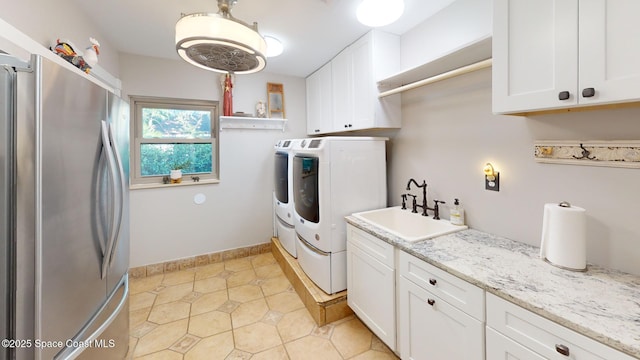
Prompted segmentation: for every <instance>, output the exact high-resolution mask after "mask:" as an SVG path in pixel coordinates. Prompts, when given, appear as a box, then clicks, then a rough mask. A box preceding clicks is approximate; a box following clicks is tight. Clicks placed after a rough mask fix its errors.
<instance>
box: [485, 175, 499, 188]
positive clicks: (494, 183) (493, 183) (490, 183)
mask: <svg viewBox="0 0 640 360" xmlns="http://www.w3.org/2000/svg"><path fill="white" fill-rule="evenodd" d="M493 177H494V179H493V180H489V176H485V177H484V188H485V189H486V190H491V191H500V173H499V172H496V173H495V176H493Z"/></svg>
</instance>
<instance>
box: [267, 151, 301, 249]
mask: <svg viewBox="0 0 640 360" xmlns="http://www.w3.org/2000/svg"><path fill="white" fill-rule="evenodd" d="M299 141H300V140H297V139H287V140H280V141H278V143H277V144H276V146H275V161H274V163H275V169H274V175H275V181H274V190H273V203H274V218H275V227H276V235H277V237H278V240H280V243H281V244H282V247H283V248H284V249H285V250H287V252H288V253H289V254H291V255H292V256H293V257H296V232H295V229H294V226H293V181H292V176H293V172H292V158H293V152H292V149H293V145H294V144H297V143H298V142H299Z"/></svg>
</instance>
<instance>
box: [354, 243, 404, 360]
mask: <svg viewBox="0 0 640 360" xmlns="http://www.w3.org/2000/svg"><path fill="white" fill-rule="evenodd" d="M347 289H348V292H349V295H348V296H347V303H348V304H349V307H350V308H351V309H352V310H353V311H354V312H355V313H356V314H357V315H358V317H359V318H360V319H361V320H362V321H363V322H364V323H365V324H366V325H367V326H368V327H369V329H371V330H372V331H373V332H374V333H375V334H376V335H377V336H378V337H379V338H380V340H382V341H383V342H384V343H385V344H387V346H388V347H389V348H390V349H391V350H395V349H396V316H395V314H396V310H395V309H396V304H395V293H396V292H395V271H394V270H393V269H392V268H390V267H388V266H386V265H384V264H382V263H381V262H380V261H378V260H376V259H374V258H373V257H372V256H371V255H369V254H367V253H366V252H365V251H364V250H362V249H361V248H360V247H358V246H356V245H354V243H353V242H351V241H348V242H347Z"/></svg>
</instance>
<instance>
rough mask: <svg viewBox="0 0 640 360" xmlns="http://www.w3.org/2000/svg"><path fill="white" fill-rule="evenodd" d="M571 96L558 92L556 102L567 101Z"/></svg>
mask: <svg viewBox="0 0 640 360" xmlns="http://www.w3.org/2000/svg"><path fill="white" fill-rule="evenodd" d="M569 97H571V94H570V93H569V92H568V91H560V92H559V93H558V100H568V99H569Z"/></svg>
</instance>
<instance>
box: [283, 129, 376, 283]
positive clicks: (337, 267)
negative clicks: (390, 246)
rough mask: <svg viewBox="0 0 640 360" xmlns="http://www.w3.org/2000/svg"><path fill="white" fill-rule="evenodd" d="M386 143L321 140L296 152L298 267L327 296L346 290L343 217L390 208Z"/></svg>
mask: <svg viewBox="0 0 640 360" xmlns="http://www.w3.org/2000/svg"><path fill="white" fill-rule="evenodd" d="M386 140H387V138H375V137H323V138H312V139H304V140H301V141H300V142H299V143H298V144H296V145H294V147H293V153H294V156H293V198H294V208H295V212H294V219H295V232H296V238H297V241H296V253H297V256H298V263H299V264H300V266H301V267H302V269H303V270H304V271H305V273H306V274H307V276H309V278H310V279H311V280H313V282H315V283H316V285H318V287H320V288H321V289H322V290H324V291H325V292H326V293H328V294H333V293H336V292H339V291H342V290H345V289H346V288H347V274H346V267H347V255H346V248H347V235H346V222H345V220H344V217H345V216H347V215H350V214H352V213H354V212H359V211H366V210H373V209H378V208H383V207H386V206H387V176H386V172H387V170H386V168H387V166H386V150H385V142H386Z"/></svg>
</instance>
